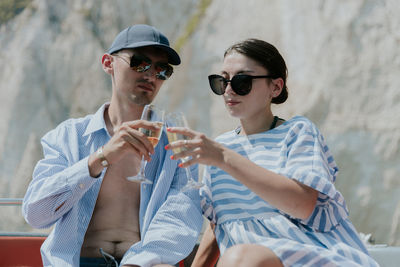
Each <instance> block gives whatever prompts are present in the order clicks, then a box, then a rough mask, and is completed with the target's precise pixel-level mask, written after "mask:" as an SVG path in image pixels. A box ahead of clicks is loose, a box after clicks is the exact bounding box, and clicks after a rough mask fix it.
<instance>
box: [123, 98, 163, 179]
mask: <svg viewBox="0 0 400 267" xmlns="http://www.w3.org/2000/svg"><path fill="white" fill-rule="evenodd" d="M164 114H165V111H164V110H161V109H159V108H157V107H156V106H154V105H152V104H149V105H146V106H144V109H143V112H142V117H141V119H142V120H146V121H151V122H154V123H155V124H156V125H157V126H158V127H159V128H158V129H157V130H156V131H153V130H148V129H145V128H139V131H141V132H142V133H143V134H145V135H146V136H147V139H149V141H150V142H151V144H152V145H153V147H156V145H157V144H158V141H159V140H160V137H161V133H162V128H163V125H164ZM146 164H147V161H146V160H144V156H142V160H141V161H140V170H139V173H138V174H137V175H136V176H130V177H127V178H126V179H128V180H129V181H132V182H141V183H145V184H152V183H153V182H152V181H151V180H149V179H148V178H147V177H146V176H145V174H144V169H145V167H146Z"/></svg>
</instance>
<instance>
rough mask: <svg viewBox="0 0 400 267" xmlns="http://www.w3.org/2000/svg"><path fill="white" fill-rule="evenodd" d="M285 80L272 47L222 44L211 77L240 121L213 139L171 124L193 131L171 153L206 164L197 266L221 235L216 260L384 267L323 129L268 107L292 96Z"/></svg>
mask: <svg viewBox="0 0 400 267" xmlns="http://www.w3.org/2000/svg"><path fill="white" fill-rule="evenodd" d="M286 78H287V69H286V64H285V61H284V59H283V58H282V56H281V55H280V53H279V51H278V50H277V49H276V48H275V47H274V46H273V45H271V44H269V43H267V42H264V41H262V40H257V39H248V40H245V41H243V42H240V43H237V44H235V45H233V46H232V47H230V48H229V49H228V50H227V51H226V52H225V55H224V61H223V67H222V71H221V75H210V76H209V81H210V86H211V89H212V90H213V92H214V93H216V94H218V95H223V98H224V100H225V105H226V108H227V110H228V111H229V113H230V114H231V115H232V116H233V117H235V118H239V120H240V126H239V127H238V128H237V129H235V130H233V131H230V132H227V133H225V134H223V135H221V136H219V137H218V138H217V139H216V141H213V140H210V139H209V138H207V137H206V136H205V135H204V134H202V133H198V132H195V131H192V130H190V129H185V128H169V129H167V130H168V131H171V132H176V133H180V134H184V135H186V136H189V137H190V138H191V140H189V141H183V140H180V141H176V142H173V143H171V144H170V145H168V146H167V147H166V148H167V149H173V148H177V147H186V148H187V149H186V151H184V152H181V153H178V154H175V155H174V156H173V158H174V159H180V158H184V157H187V156H191V157H192V159H191V160H189V161H187V162H185V163H183V164H181V165H180V166H181V167H187V166H190V165H192V164H195V163H201V164H205V165H208V166H207V168H206V170H205V178H204V183H205V186H204V187H203V188H202V189H201V191H200V192H201V194H202V196H203V197H204V200H203V212H204V215H205V216H207V217H208V218H209V219H210V221H211V225H212V228H213V230H211V227H210V228H209V229H207V231H206V233H205V235H204V237H203V240H202V243H201V245H200V248H199V252H198V255H197V256H196V259H195V261H194V266H204V264H205V263H206V262H208V263H210V262H211V264H213V263H215V261H216V259H217V256H218V255H217V254H215V251H216V250H215V249H212V248H214V247H216V246H215V242H217V244H218V247H219V250H220V252H221V257H220V259H219V262H218V266H378V265H377V263H376V262H375V261H374V260H373V259H372V258H371V257H370V256H369V255H368V252H367V250H366V248H365V246H364V245H363V243H362V242H361V241H360V239H359V237H358V235H357V232H356V230H355V228H354V227H353V225H352V223H351V222H350V220H349V219H348V210H347V207H346V204H345V201H344V199H343V196H342V195H341V194H340V192H338V191H337V190H336V189H335V186H334V185H333V183H334V181H335V179H336V174H337V171H338V169H337V166H336V164H335V161H334V160H333V158H332V155H331V153H330V151H329V149H328V147H327V145H326V144H325V141H324V139H323V137H322V135H321V133H320V132H319V131H318V129H317V128H316V127H315V125H314V124H313V123H312V122H310V121H309V120H308V119H307V118H305V117H301V116H297V117H294V118H292V119H289V120H287V121H284V120H283V119H280V118H278V117H277V116H274V115H273V113H272V111H271V103H275V104H281V103H283V102H285V101H286V99H287V97H288V91H287V87H286ZM214 234H215V238H214ZM209 252H210V253H209ZM209 266H212V265H209Z"/></svg>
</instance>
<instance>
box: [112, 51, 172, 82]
mask: <svg viewBox="0 0 400 267" xmlns="http://www.w3.org/2000/svg"><path fill="white" fill-rule="evenodd" d="M116 56H118V57H119V58H121V59H122V60H123V61H125V62H126V63H128V64H129V66H130V67H131V68H132V69H133V70H134V71H136V72H140V73H141V72H146V71H148V70H149V69H150V68H151V65H153V62H152V61H151V59H150V58H148V57H146V56H144V55H141V54H133V55H132V57H131V60H130V62H128V61H127V60H126V58H124V57H122V56H121V55H118V54H116ZM154 66H155V69H156V78H157V79H159V80H167V79H168V78H169V77H171V75H172V73H173V72H174V68H172V66H171V65H169V64H168V63H163V62H156V63H154Z"/></svg>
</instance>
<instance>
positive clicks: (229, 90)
mask: <svg viewBox="0 0 400 267" xmlns="http://www.w3.org/2000/svg"><path fill="white" fill-rule="evenodd" d="M225 94H227V95H236V93H235V91H233V89H232V85H231V82H228V83H227V85H226V88H225Z"/></svg>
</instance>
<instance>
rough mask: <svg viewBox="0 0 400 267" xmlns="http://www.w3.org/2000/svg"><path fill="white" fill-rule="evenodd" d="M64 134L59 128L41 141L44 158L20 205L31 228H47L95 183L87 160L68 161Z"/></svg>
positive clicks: (36, 168) (34, 173)
mask: <svg viewBox="0 0 400 267" xmlns="http://www.w3.org/2000/svg"><path fill="white" fill-rule="evenodd" d="M61 126H62V125H61ZM65 135H66V134H65V133H64V131H63V127H60V126H59V127H57V128H56V129H54V130H52V131H50V132H49V133H48V134H46V135H45V136H44V137H43V138H42V140H41V143H42V147H43V154H44V158H43V159H42V160H40V161H39V162H38V163H37V164H36V166H35V169H34V172H33V179H32V181H31V182H30V184H29V186H28V189H27V192H26V194H25V197H24V200H23V205H22V213H23V215H24V218H25V220H26V221H27V222H28V223H29V224H30V225H31V226H32V227H35V228H47V227H50V226H51V225H52V224H53V223H54V222H55V221H56V220H57V219H59V218H61V217H62V216H63V215H64V214H65V213H66V212H68V211H69V210H70V209H71V208H72V207H73V206H74V205H75V204H76V203H77V202H78V201H79V200H80V199H81V198H82V196H83V195H84V194H85V192H86V191H87V190H88V189H89V188H90V187H91V186H92V185H93V184H94V183H95V182H96V181H99V180H98V179H93V178H91V177H90V174H89V168H88V157H86V158H84V159H81V160H79V161H76V162H71V160H70V158H69V155H68V154H69V153H68V147H69V146H66V145H63V144H64V143H65V142H63V141H62V140H63V138H65ZM71 145H72V144H71ZM102 175H104V171H103V173H102Z"/></svg>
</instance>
